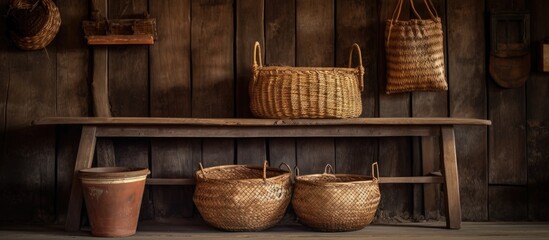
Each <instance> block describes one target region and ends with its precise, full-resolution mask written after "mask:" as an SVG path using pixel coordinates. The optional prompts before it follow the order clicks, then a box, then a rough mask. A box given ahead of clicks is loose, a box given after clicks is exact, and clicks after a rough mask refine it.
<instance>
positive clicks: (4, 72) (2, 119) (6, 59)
mask: <svg viewBox="0 0 549 240" xmlns="http://www.w3.org/2000/svg"><path fill="white" fill-rule="evenodd" d="M0 5H2V6H6V7H2V8H1V9H2V10H3V9H7V6H9V1H8V0H0ZM6 28H7V24H6V18H0V31H1V32H6V31H7V29H6ZM9 50H10V47H9V40H8V38H0V173H4V172H5V171H7V169H9V168H10V164H11V163H10V162H9V161H8V160H7V159H6V149H7V142H8V141H7V139H6V123H7V116H6V108H7V105H8V94H9V85H10V80H11V79H10V62H11V60H10V59H11V55H13V54H12V53H10V51H9ZM12 51H13V49H12ZM4 169H5V170H4ZM10 185H11V184H10V183H9V182H8V178H6V177H5V176H4V174H0V194H1V195H2V196H7V194H9V192H8V189H9V188H11V187H10ZM6 203H7V201H6V200H5V199H4V198H3V199H0V204H2V205H4V204H6ZM2 209H3V208H2ZM10 220H11V219H10V217H0V221H3V222H4V221H10Z"/></svg>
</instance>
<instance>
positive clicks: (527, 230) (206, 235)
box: [0, 222, 549, 240]
mask: <svg viewBox="0 0 549 240" xmlns="http://www.w3.org/2000/svg"><path fill="white" fill-rule="evenodd" d="M141 225H143V224H141ZM141 225H140V227H139V229H138V232H137V234H136V235H134V236H132V237H127V238H124V239H227V238H230V239H335V238H337V239H369V240H371V239H407V240H409V239H410V240H414V239H422V240H429V239H487V240H490V239H498V240H499V239H547V236H549V223H547V222H546V223H531V222H528V223H526V222H521V223H517V222H505V223H494V222H465V223H463V226H462V229H461V230H448V229H443V228H442V226H443V225H444V223H443V222H428V223H413V224H406V225H403V224H401V225H398V226H395V225H370V226H368V227H366V228H364V229H362V230H359V231H353V232H335V233H325V232H312V231H309V230H308V229H306V228H305V227H303V226H301V225H297V224H296V225H286V226H276V227H274V228H271V229H268V230H267V231H263V232H222V231H218V230H215V229H213V228H211V227H209V226H206V225H204V224H200V225H193V226H188V225H182V226H167V225H150V224H147V226H141ZM0 237H2V239H74V238H75V237H78V239H97V238H95V237H91V235H90V234H89V232H86V231H84V232H77V233H68V232H64V231H63V230H62V227H61V226H32V227H6V226H3V227H0Z"/></svg>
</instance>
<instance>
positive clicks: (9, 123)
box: [0, 43, 57, 223]
mask: <svg viewBox="0 0 549 240" xmlns="http://www.w3.org/2000/svg"><path fill="white" fill-rule="evenodd" d="M47 51H48V52H47V53H46V51H44V50H42V51H20V50H17V49H15V48H14V47H13V46H12V47H10V48H9V49H8V51H7V52H8V54H9V70H8V74H9V92H8V95H7V96H6V98H5V100H6V109H5V114H6V115H5V117H6V122H5V124H6V125H5V126H6V128H5V129H6V134H5V139H6V140H9V141H6V145H5V155H4V156H3V160H2V162H3V164H2V166H1V168H0V175H1V176H2V177H3V180H5V181H7V183H9V185H7V186H5V188H4V189H3V191H2V193H1V195H2V196H3V197H2V199H1V200H0V201H1V202H0V203H1V204H0V212H2V214H1V215H0V221H5V222H10V223H29V222H30V223H40V222H53V220H54V219H55V209H54V208H55V127H53V126H48V127H30V123H31V121H32V120H34V119H37V118H40V117H45V116H54V115H55V106H56V101H55V100H56V67H57V66H56V62H55V61H52V59H51V58H52V56H56V53H57V51H56V44H55V43H52V44H50V45H49V46H48V47H47Z"/></svg>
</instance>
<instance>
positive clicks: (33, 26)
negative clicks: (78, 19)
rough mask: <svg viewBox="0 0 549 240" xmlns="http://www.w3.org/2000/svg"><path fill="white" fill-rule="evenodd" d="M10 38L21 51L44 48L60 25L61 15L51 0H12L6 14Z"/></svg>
mask: <svg viewBox="0 0 549 240" xmlns="http://www.w3.org/2000/svg"><path fill="white" fill-rule="evenodd" d="M8 22H9V26H10V30H9V32H10V34H9V35H10V37H11V39H12V40H13V42H14V43H15V45H16V46H17V47H18V48H20V49H23V50H37V49H41V48H44V47H46V46H47V45H48V44H50V42H51V41H52V40H53V39H54V38H55V35H57V32H58V31H59V26H60V25H61V14H60V13H59V9H58V8H57V6H56V5H55V3H54V2H53V1H52V0H13V1H12V2H11V5H10V10H9V13H8Z"/></svg>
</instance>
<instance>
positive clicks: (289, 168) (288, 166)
mask: <svg viewBox="0 0 549 240" xmlns="http://www.w3.org/2000/svg"><path fill="white" fill-rule="evenodd" d="M282 165H284V166H286V168H288V170H289V171H290V179H291V180H292V183H294V179H293V178H292V174H293V173H292V168H291V167H290V165H288V164H286V163H285V162H282V163H280V165H278V168H280V167H282ZM296 167H297V166H296Z"/></svg>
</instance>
